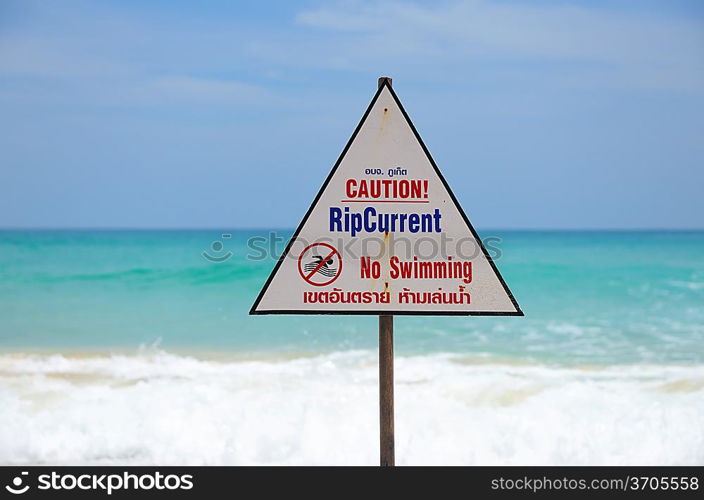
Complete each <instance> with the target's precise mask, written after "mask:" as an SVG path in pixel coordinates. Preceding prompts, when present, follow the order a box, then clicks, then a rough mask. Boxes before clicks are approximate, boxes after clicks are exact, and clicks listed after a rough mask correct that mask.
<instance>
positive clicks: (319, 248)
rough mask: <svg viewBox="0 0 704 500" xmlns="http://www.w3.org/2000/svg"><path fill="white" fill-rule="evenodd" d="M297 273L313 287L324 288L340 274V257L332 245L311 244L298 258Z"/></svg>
mask: <svg viewBox="0 0 704 500" xmlns="http://www.w3.org/2000/svg"><path fill="white" fill-rule="evenodd" d="M298 272H299V273H300V275H301V277H302V278H303V279H304V280H305V281H306V282H307V283H309V284H311V285H313V286H326V285H329V284H330V283H332V282H333V281H335V280H336V279H337V278H338V276H340V273H341V272H342V256H341V255H340V252H338V251H337V249H336V248H335V247H333V246H332V245H328V244H327V243H313V244H312V245H308V246H307V247H306V248H305V249H304V250H303V252H301V255H300V257H298Z"/></svg>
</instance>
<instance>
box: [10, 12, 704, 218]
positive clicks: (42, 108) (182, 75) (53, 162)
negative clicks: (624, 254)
mask: <svg viewBox="0 0 704 500" xmlns="http://www.w3.org/2000/svg"><path fill="white" fill-rule="evenodd" d="M381 75H390V76H392V77H393V78H394V88H395V89H396V91H397V93H398V94H399V96H400V98H401V100H402V101H403V102H404V105H405V107H406V109H407V110H408V112H409V113H410V115H411V117H412V119H413V120H414V122H415V125H416V127H417V128H418V129H419V132H420V133H421V135H422V136H423V138H424V140H425V142H426V144H427V145H428V147H429V148H430V151H431V152H432V154H433V156H434V158H435V160H436V162H437V163H438V165H439V166H440V168H441V170H442V171H443V173H444V174H445V177H446V178H447V180H448V182H449V183H450V185H451V186H452V188H453V190H454V191H455V193H456V194H457V196H458V198H459V200H460V202H461V203H462V205H463V207H464V208H465V210H466V211H467V213H468V215H469V217H470V218H471V219H472V220H473V222H474V223H475V225H476V226H477V227H479V228H482V227H484V228H546V229H554V228H702V227H704V196H703V195H702V189H703V188H704V3H702V2H696V1H692V2H684V1H670V2H648V1H631V2H611V1H591V2H583V3H579V2H564V1H537V2H517V1H480V0H469V1H440V2H422V1H420V2H387V1H374V2H362V1H341V2H335V1H328V2H317V1H316V2H308V1H301V2H256V1H252V2H249V1H246V2H225V1H211V2H207V1H205V2H186V1H174V0H169V1H120V2H117V1H115V2H105V1H62V2H55V1H42V2H36V1H32V0H29V1H28V0H21V1H8V0H2V1H1V2H0V150H1V151H2V156H1V157H0V227H51V228H65V227H90V228H96V227H121V228H179V227H187V228H199V227H203V228H215V227H226V228H232V227H293V226H295V225H296V224H297V223H298V221H299V220H300V218H301V217H302V215H303V214H304V212H305V210H306V209H307V207H308V205H309V203H310V201H311V200H312V199H313V197H314V195H315V193H316V192H317V190H318V188H319V187H320V184H321V183H322V181H323V179H324V177H325V175H326V174H327V172H328V171H329V169H330V168H331V167H332V165H333V163H334V161H335V160H336V159H337V156H338V155H339V153H340V151H341V149H342V147H343V146H344V144H345V142H346V141H347V139H348V138H349V135H350V134H351V132H352V130H353V129H354V127H355V125H356V124H357V121H358V120H359V118H360V117H361V114H362V112H363V111H364V109H365V108H366V106H367V104H368V102H369V100H370V98H371V97H372V95H373V93H374V91H375V89H376V78H377V77H378V76H381Z"/></svg>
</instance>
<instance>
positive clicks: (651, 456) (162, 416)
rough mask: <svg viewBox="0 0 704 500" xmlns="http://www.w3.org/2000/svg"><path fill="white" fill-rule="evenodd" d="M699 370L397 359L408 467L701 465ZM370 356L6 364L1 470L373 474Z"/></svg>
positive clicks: (17, 359)
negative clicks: (310, 467)
mask: <svg viewBox="0 0 704 500" xmlns="http://www.w3.org/2000/svg"><path fill="white" fill-rule="evenodd" d="M703 396H704V366H701V365H697V366H684V365H683V366H677V365H626V366H618V367H616V366H606V367H605V366H599V367H597V366H580V367H555V366H546V365H541V364H531V363H525V362H523V363H519V362H510V361H504V360H498V359H494V358H491V357H467V356H459V355H451V354H436V355H426V356H409V357H405V356H401V357H398V358H397V361H396V432H397V434H396V440H397V462H398V463H400V464H482V465H489V464H521V465H533V464H552V465H558V464H559V465H583V464H593V465H596V464H616V465H619V464H648V465H650V464H652V465H655V464H658V465H659V464H699V463H702V461H703V460H704V423H702V420H701V414H702V412H704V397H703ZM377 401H378V400H377V365H376V353H374V352H369V351H340V352H334V353H330V354H325V355H317V356H301V357H292V358H291V357H286V356H281V357H267V358H264V357H262V358H261V359H241V358H232V359H226V358H223V357H221V358H219V359H200V358H196V357H189V356H182V355H176V354H173V353H167V352H163V351H159V350H145V351H142V352H139V353H137V354H134V355H127V354H115V355H105V356H98V355H83V356H80V355H71V356H69V355H61V354H51V355H48V354H6V355H2V356H0V462H1V463H6V464H23V463H31V464H162V465H170V464H173V465H176V464H181V465H185V464H292V465H293V464H295V465H297V464H374V463H376V461H377V456H378V450H377V446H378V442H377V437H376V436H377V432H378V430H377V425H378V408H377Z"/></svg>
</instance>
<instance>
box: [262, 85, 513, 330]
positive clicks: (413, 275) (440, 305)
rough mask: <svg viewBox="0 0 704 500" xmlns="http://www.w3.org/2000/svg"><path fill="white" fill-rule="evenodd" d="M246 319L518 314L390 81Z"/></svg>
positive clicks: (511, 298)
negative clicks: (255, 316) (261, 316)
mask: <svg viewBox="0 0 704 500" xmlns="http://www.w3.org/2000/svg"><path fill="white" fill-rule="evenodd" d="M250 314H423V315H425V314H446V315H453V314H454V315H514V316H521V315H523V313H522V312H521V309H520V308H519V306H518V303H517V302H516V300H515V299H514V298H513V295H512V294H511V291H510V290H509V289H508V287H507V286H506V283H505V282H504V280H503V278H502V277H501V275H500V274H499V271H498V269H497V268H496V265H495V264H494V262H493V261H492V260H491V258H490V257H489V254H488V253H487V251H486V249H485V248H484V246H483V245H482V242H481V240H480V239H479V236H478V235H477V232H476V231H475V230H474V228H473V227H472V225H471V224H470V222H469V219H468V218H467V216H466V215H465V213H464V212H463V211H462V208H460V206H459V203H457V199H456V198H455V196H454V195H453V194H452V191H451V190H450V188H449V186H448V185H447V182H446V181H445V179H444V178H443V176H442V174H441V173H440V170H439V169H438V167H437V165H435V162H434V161H433V159H432V158H431V156H430V153H429V152H428V149H427V148H426V147H425V144H423V141H422V140H421V138H420V136H419V135H418V132H417V131H416V129H415V127H414V126H413V124H412V123H411V120H410V118H409V117H408V115H407V114H406V111H405V110H404V109H403V106H401V103H400V101H399V100H398V97H397V96H396V94H395V93H394V91H393V89H392V88H391V85H390V83H389V80H384V83H383V84H382V85H381V86H380V87H379V90H378V91H377V93H376V94H375V95H374V98H373V99H372V102H371V104H370V105H369V107H368V108H367V111H366V112H365V113H364V116H363V117H362V120H361V121H360V123H359V125H358V126H357V128H356V130H355V131H354V133H353V134H352V137H351V138H350V140H349V142H348V143H347V145H346V146H345V149H344V150H343V151H342V154H341V155H340V158H339V159H338V160H337V163H335V166H334V167H333V169H332V171H331V172H330V174H329V175H328V177H327V179H325V182H324V183H323V186H322V188H321V189H320V191H319V192H318V195H317V196H316V197H315V200H314V201H313V204H312V205H311V207H310V208H309V209H308V212H307V213H306V215H305V217H303V220H302V221H301V223H300V225H299V226H298V228H297V229H296V231H295V233H294V234H293V236H292V237H291V240H290V241H289V243H288V245H287V247H286V249H285V251H284V253H283V255H282V256H281V258H280V259H279V261H278V262H277V264H276V267H275V268H274V270H273V271H272V273H271V275H270V276H269V279H268V280H267V281H266V284H265V285H264V287H263V288H262V290H261V292H260V293H259V296H258V297H257V299H256V301H255V302H254V305H253V306H252V309H251V311H250Z"/></svg>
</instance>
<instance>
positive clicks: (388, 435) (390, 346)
mask: <svg viewBox="0 0 704 500" xmlns="http://www.w3.org/2000/svg"><path fill="white" fill-rule="evenodd" d="M387 81H388V83H389V86H390V85H391V78H389V77H381V78H379V88H381V86H382V85H384V83H385V82H387ZM395 463H396V460H395V454H394V317H393V316H392V315H388V314H382V315H379V465H380V466H382V467H393V466H394V465H395Z"/></svg>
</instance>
